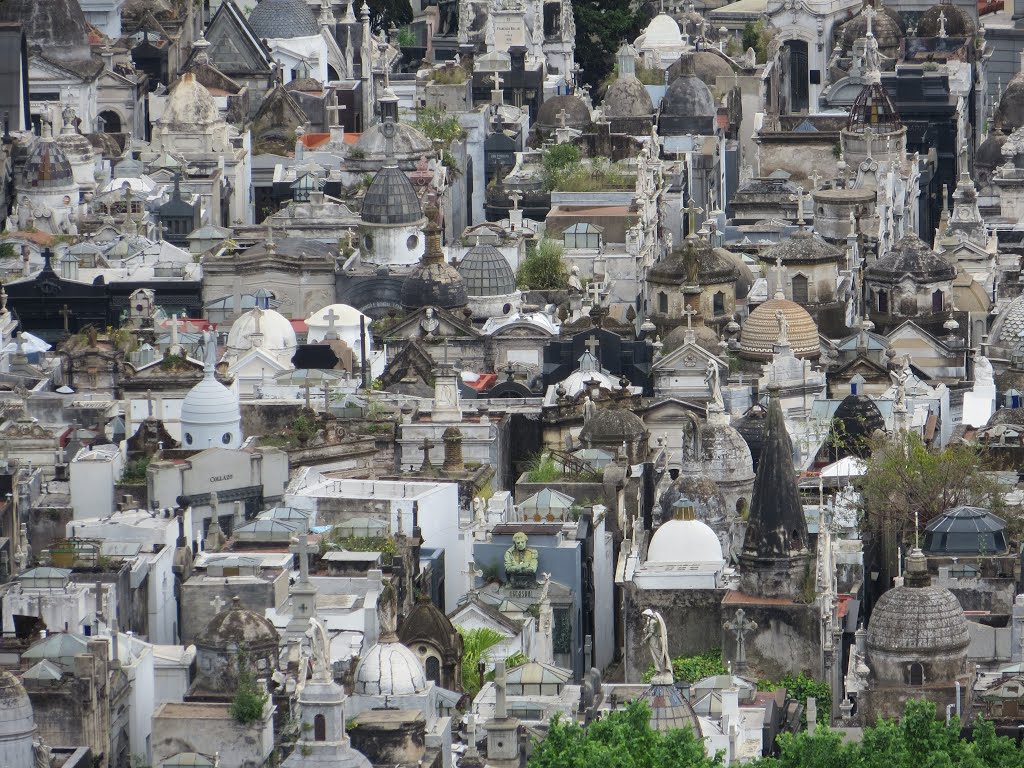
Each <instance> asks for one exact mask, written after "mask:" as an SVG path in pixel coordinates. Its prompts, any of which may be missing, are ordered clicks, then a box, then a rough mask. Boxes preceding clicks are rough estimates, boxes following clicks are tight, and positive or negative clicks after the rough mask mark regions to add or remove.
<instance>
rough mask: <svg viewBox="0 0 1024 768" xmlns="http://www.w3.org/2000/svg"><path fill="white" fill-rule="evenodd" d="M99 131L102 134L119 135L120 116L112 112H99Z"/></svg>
mask: <svg viewBox="0 0 1024 768" xmlns="http://www.w3.org/2000/svg"><path fill="white" fill-rule="evenodd" d="M99 118H100V120H101V121H102V122H100V126H101V127H100V131H101V132H103V133H121V116H120V115H119V114H117V112H114V111H112V110H109V109H107V110H104V111H103V112H100V114H99Z"/></svg>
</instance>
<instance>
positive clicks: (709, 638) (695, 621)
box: [622, 584, 726, 683]
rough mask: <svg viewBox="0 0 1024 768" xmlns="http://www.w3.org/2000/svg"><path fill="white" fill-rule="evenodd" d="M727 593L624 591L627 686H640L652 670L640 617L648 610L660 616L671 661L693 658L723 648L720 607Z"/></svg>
mask: <svg viewBox="0 0 1024 768" xmlns="http://www.w3.org/2000/svg"><path fill="white" fill-rule="evenodd" d="M725 592H726V590H724V589H658V590H653V589H637V588H636V587H634V586H633V585H632V584H627V585H626V586H625V588H624V590H623V611H622V621H623V624H624V629H625V639H624V645H625V664H626V682H629V683H634V682H640V679H641V676H642V675H643V673H644V672H646V671H647V670H648V669H649V668H650V666H651V663H652V662H651V657H650V654H649V653H648V652H647V646H646V644H645V643H644V640H643V632H644V627H643V625H644V623H643V619H642V618H641V614H642V613H643V612H644V610H646V609H647V608H653V609H654V610H656V611H658V612H660V613H661V615H662V618H664V619H665V626H666V628H667V629H668V651H669V654H670V655H671V656H672V658H676V657H677V656H694V655H697V654H701V653H705V652H707V651H711V650H714V649H716V648H721V647H722V622H721V621H720V614H719V606H720V605H721V603H722V598H723V597H724V595H725Z"/></svg>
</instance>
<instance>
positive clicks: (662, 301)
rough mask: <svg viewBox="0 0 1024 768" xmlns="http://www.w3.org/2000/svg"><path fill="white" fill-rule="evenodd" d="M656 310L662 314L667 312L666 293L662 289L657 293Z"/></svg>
mask: <svg viewBox="0 0 1024 768" xmlns="http://www.w3.org/2000/svg"><path fill="white" fill-rule="evenodd" d="M658 311H659V312H661V313H662V314H665V313H667V312H668V294H667V293H665V292H664V291H660V292H659V293H658Z"/></svg>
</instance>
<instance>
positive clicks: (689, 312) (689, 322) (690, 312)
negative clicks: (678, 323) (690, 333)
mask: <svg viewBox="0 0 1024 768" xmlns="http://www.w3.org/2000/svg"><path fill="white" fill-rule="evenodd" d="M683 314H684V315H686V329H687V330H691V329H692V328H693V316H694V315H696V314H698V312H697V310H695V309H694V308H693V307H691V306H689V305H687V307H686V309H684V310H683Z"/></svg>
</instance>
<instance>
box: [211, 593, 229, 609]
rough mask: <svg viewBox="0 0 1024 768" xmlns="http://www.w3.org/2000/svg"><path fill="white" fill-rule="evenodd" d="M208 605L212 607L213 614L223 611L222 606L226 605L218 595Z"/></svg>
mask: <svg viewBox="0 0 1024 768" xmlns="http://www.w3.org/2000/svg"><path fill="white" fill-rule="evenodd" d="M210 605H212V606H213V612H214V613H220V612H221V611H222V610H223V609H224V606H225V605H227V603H226V602H224V598H222V597H221V596H220V595H217V596H216V597H214V598H213V600H211V601H210Z"/></svg>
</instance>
